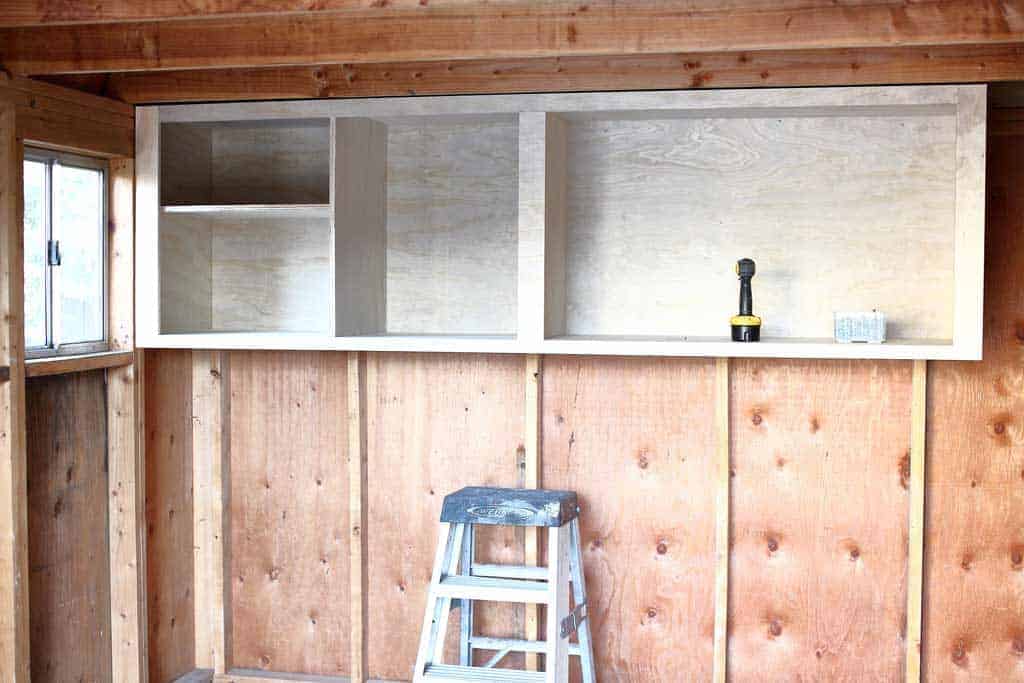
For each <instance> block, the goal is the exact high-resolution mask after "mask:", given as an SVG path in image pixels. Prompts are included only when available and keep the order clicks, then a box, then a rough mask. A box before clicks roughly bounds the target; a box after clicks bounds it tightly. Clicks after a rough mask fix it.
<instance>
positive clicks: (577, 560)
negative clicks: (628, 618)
mask: <svg viewBox="0 0 1024 683" xmlns="http://www.w3.org/2000/svg"><path fill="white" fill-rule="evenodd" d="M569 574H570V579H571V580H572V599H573V602H574V603H575V605H576V606H577V607H579V605H585V607H584V608H583V609H584V610H585V612H584V616H583V621H581V622H579V623H578V624H577V625H576V636H577V638H578V639H579V645H580V668H581V670H582V671H583V683H597V678H596V676H595V673H594V646H593V644H592V642H591V640H590V605H588V604H587V588H586V584H585V582H584V577H583V546H582V541H581V540H580V520H579V518H578V517H576V518H574V519H573V520H572V521H571V522H569Z"/></svg>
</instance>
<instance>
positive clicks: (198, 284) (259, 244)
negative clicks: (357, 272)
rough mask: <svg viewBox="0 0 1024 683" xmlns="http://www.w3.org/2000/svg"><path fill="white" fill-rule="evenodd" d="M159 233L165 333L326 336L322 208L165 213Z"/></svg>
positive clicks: (326, 242) (327, 278) (326, 243)
mask: <svg viewBox="0 0 1024 683" xmlns="http://www.w3.org/2000/svg"><path fill="white" fill-rule="evenodd" d="M160 231H161V234H160V242H161V248H160V254H161V262H162V264H163V268H162V269H161V320H162V327H163V329H164V330H166V331H175V330H177V331H199V332H204V331H229V332H230V331H236V332H237V331H256V332H260V331H282V332H323V333H327V332H328V331H329V329H330V326H331V301H332V297H331V282H332V276H331V257H330V244H331V223H330V218H329V216H328V212H327V210H326V208H312V209H305V208H298V207H291V208H283V209H265V208H261V207H253V208H248V209H230V210H223V211H221V210H214V211H196V212H191V211H188V212H179V211H175V210H168V211H165V212H163V214H162V218H161V225H160Z"/></svg>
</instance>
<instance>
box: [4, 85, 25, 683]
mask: <svg viewBox="0 0 1024 683" xmlns="http://www.w3.org/2000/svg"><path fill="white" fill-rule="evenodd" d="M22 158H23V149H22V144H21V140H20V139H19V138H18V135H17V124H16V110H15V107H14V106H13V105H11V104H10V103H6V102H4V103H0V246H2V247H3V248H2V249H0V365H3V366H6V367H7V368H8V371H7V375H8V378H7V381H6V382H3V383H0V501H4V503H3V507H2V508H0V676H3V677H4V678H7V679H9V680H13V681H15V682H16V683H21V682H22V681H27V680H28V679H29V617H28V599H29V569H28V555H27V552H26V549H25V546H26V543H27V540H28V528H27V527H28V523H27V520H28V515H27V512H26V498H25V472H26V462H25V460H26V456H25V361H24V358H25V353H24V351H25V328H24V326H23V324H22V322H21V321H22V320H24V296H23V291H22V290H23V286H22V284H21V283H22V282H23V277H24V275H23V269H24V259H23V253H22V250H23V244H22V242H23V241H24V239H23V236H24V233H23V232H22V225H23V223H22V204H23V202H22V201H21V191H20V188H21V183H22V166H23V164H22Z"/></svg>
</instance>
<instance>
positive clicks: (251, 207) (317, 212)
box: [161, 204, 331, 218]
mask: <svg viewBox="0 0 1024 683" xmlns="http://www.w3.org/2000/svg"><path fill="white" fill-rule="evenodd" d="M161 210H162V212H163V213H184V214H194V213H239V214H243V213H255V214H267V215H269V214H281V215H292V216H310V217H318V218H329V217H330V215H331V205H330V204H171V205H167V206H163V207H161Z"/></svg>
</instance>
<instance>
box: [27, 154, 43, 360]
mask: <svg viewBox="0 0 1024 683" xmlns="http://www.w3.org/2000/svg"><path fill="white" fill-rule="evenodd" d="M24 176H25V346H26V347H27V348H30V349H31V348H34V347H41V346H46V343H47V339H46V208H47V207H46V164H44V163H42V162H39V161H26V162H25V169H24Z"/></svg>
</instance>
